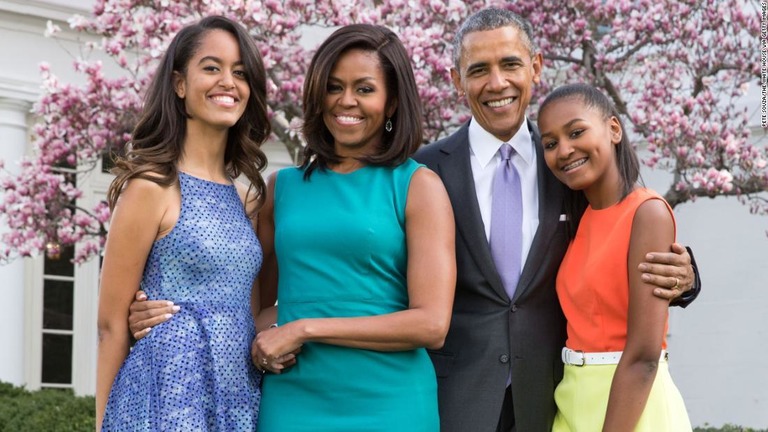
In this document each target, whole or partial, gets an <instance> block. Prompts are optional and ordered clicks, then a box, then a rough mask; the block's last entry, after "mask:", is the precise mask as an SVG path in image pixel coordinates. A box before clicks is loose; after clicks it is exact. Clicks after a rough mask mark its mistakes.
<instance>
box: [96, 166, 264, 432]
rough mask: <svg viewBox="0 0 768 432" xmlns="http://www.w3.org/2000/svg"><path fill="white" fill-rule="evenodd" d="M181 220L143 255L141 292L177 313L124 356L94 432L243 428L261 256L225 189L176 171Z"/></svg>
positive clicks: (250, 412)
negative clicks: (252, 307) (253, 296)
mask: <svg viewBox="0 0 768 432" xmlns="http://www.w3.org/2000/svg"><path fill="white" fill-rule="evenodd" d="M179 183H180V185H181V214H180V215H179V220H178V222H177V223H176V226H175V227H174V228H173V230H172V231H171V232H170V233H169V234H168V235H167V236H165V237H163V238H161V239H160V240H157V241H156V242H155V244H154V245H153V247H152V250H151V251H150V253H149V257H148V258H147V263H146V267H145V269H144V275H143V278H142V281H141V289H143V290H144V291H145V292H146V293H147V297H148V298H149V299H167V300H171V301H173V302H174V303H175V304H177V305H179V306H181V310H180V311H179V312H178V313H177V314H175V315H174V316H173V318H172V319H170V320H169V321H167V322H165V323H163V324H160V325H158V326H155V327H154V328H153V329H152V331H150V332H149V335H147V336H146V337H145V338H143V339H141V340H140V341H138V342H137V343H136V345H135V346H134V347H133V349H132V350H131V352H130V354H129V355H128V357H127V358H126V360H125V362H124V363H123V366H122V367H121V369H120V371H119V372H118V374H117V377H116V378H115V382H114V384H113V385H112V392H111V393H110V396H109V401H108V402H107V409H106V413H105V416H104V423H103V426H102V430H103V431H104V432H111V431H222V432H223V431H253V430H255V429H256V422H257V419H258V413H259V402H260V399H261V392H260V390H259V384H260V381H261V374H260V373H259V372H258V371H257V370H256V368H255V367H254V366H253V364H252V363H251V358H250V344H251V341H252V340H253V338H254V336H255V327H254V323H253V317H252V315H251V310H250V293H251V286H252V284H253V280H254V278H255V277H256V274H257V273H258V270H259V268H260V267H261V263H262V259H263V256H262V251H261V245H260V244H259V241H258V239H257V238H256V234H255V233H254V231H253V228H252V225H251V223H250V221H249V220H248V218H247V217H246V215H245V212H244V210H243V204H242V202H241V201H240V198H239V196H238V193H237V190H236V188H235V186H234V185H223V184H219V183H213V182H209V181H206V180H202V179H199V178H195V177H192V176H190V175H188V174H184V173H181V172H180V173H179Z"/></svg>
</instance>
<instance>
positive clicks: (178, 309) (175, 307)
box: [171, 306, 181, 313]
mask: <svg viewBox="0 0 768 432" xmlns="http://www.w3.org/2000/svg"><path fill="white" fill-rule="evenodd" d="M171 310H173V312H174V313H176V312H178V311H180V310H181V306H174V307H172V308H171Z"/></svg>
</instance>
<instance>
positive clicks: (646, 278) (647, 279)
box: [640, 273, 651, 282]
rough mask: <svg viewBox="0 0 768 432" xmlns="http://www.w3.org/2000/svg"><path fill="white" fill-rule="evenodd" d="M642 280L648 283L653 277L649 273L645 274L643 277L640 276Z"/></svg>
mask: <svg viewBox="0 0 768 432" xmlns="http://www.w3.org/2000/svg"><path fill="white" fill-rule="evenodd" d="M640 279H642V280H644V281H646V282H647V281H649V280H651V275H649V274H647V273H643V274H642V275H640Z"/></svg>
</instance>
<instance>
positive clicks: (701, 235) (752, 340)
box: [643, 171, 768, 428]
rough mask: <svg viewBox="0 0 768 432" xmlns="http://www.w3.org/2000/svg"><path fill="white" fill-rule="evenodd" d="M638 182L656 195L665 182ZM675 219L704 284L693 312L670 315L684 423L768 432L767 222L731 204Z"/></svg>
mask: <svg viewBox="0 0 768 432" xmlns="http://www.w3.org/2000/svg"><path fill="white" fill-rule="evenodd" d="M643 176H644V178H645V180H646V184H647V185H648V186H649V187H652V188H654V189H656V190H658V191H660V192H662V193H663V192H664V191H666V190H667V188H668V185H669V182H670V180H671V176H670V175H668V174H666V173H661V172H658V171H654V172H645V173H644V174H643ZM675 215H676V218H677V224H678V241H679V242H680V243H682V244H684V245H688V246H691V247H692V248H693V250H694V255H695V257H696V261H697V264H698V266H699V269H700V270H701V277H702V279H703V283H702V287H703V290H702V293H701V295H700V296H699V298H698V299H697V300H696V301H695V302H694V303H693V304H692V305H690V306H689V307H688V308H686V309H680V308H671V309H670V336H669V338H668V343H669V350H670V369H671V371H672V377H673V379H674V381H675V383H676V384H677V386H678V388H679V389H680V392H681V393H682V394H683V398H684V399H685V403H686V406H687V408H688V411H689V414H690V417H691V422H692V423H693V424H694V425H699V426H700V425H703V424H705V423H709V424H710V425H713V426H721V425H722V424H723V423H733V424H738V425H742V426H749V427H753V428H768V344H767V343H768V236H766V230H768V218H766V217H761V216H757V215H752V214H749V209H748V207H746V206H744V205H741V204H740V203H739V202H738V200H737V199H736V198H733V197H729V198H723V197H721V198H716V199H708V198H705V199H698V200H697V201H696V202H694V203H686V204H682V205H680V206H678V207H677V208H675Z"/></svg>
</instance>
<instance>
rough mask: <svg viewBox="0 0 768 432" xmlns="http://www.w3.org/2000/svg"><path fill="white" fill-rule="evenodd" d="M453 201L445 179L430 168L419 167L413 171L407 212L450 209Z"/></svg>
mask: <svg viewBox="0 0 768 432" xmlns="http://www.w3.org/2000/svg"><path fill="white" fill-rule="evenodd" d="M450 208H451V203H450V200H449V199H448V193H447V192H446V190H445V186H444V185H443V181H442V180H440V177H439V176H438V175H437V174H436V173H435V172H434V171H432V170H430V169H429V168H423V167H422V168H419V169H417V170H416V172H414V173H413V176H412V177H411V183H410V186H409V188H408V198H407V201H406V212H407V211H408V210H411V209H413V210H417V209H432V210H430V212H432V211H434V210H435V209H448V210H449V211H450Z"/></svg>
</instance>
